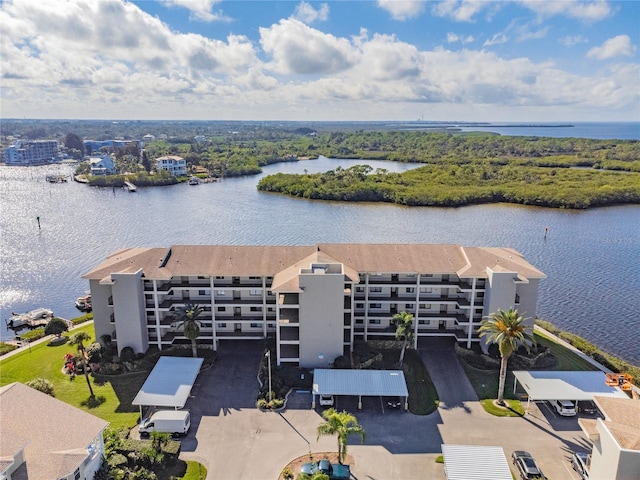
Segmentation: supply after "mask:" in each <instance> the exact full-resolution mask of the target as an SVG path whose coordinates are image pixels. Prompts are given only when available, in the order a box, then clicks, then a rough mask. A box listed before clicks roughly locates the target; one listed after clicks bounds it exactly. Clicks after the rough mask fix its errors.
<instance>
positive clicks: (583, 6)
mask: <svg viewBox="0 0 640 480" xmlns="http://www.w3.org/2000/svg"><path fill="white" fill-rule="evenodd" d="M520 4H522V5H524V6H525V7H527V8H528V9H530V10H532V11H534V12H535V13H537V14H538V15H540V16H541V17H552V16H556V15H562V16H567V17H572V18H577V19H578V20H583V21H587V22H595V21H599V20H604V19H605V18H607V17H608V16H610V15H611V14H612V13H613V10H612V8H611V6H610V5H609V2H608V1H606V0H595V1H584V0H560V1H540V0H520Z"/></svg>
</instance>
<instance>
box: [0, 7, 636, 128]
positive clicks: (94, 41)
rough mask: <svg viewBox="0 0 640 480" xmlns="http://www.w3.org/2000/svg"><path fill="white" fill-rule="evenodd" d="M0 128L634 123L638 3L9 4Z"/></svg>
mask: <svg viewBox="0 0 640 480" xmlns="http://www.w3.org/2000/svg"><path fill="white" fill-rule="evenodd" d="M0 24H2V26H3V27H2V29H0V54H1V57H0V62H1V63H0V67H1V69H0V73H1V87H2V88H1V89H0V113H1V115H2V116H3V117H27V118H107V119H202V120H208V119H211V120H217V119H220V120H225V119H228V120H415V119H418V118H424V119H425V120H440V121H446V120H467V121H513V122H520V121H550V122H555V121H639V120H640V87H639V85H640V62H639V59H640V52H639V50H638V45H639V44H640V28H639V25H640V2H638V1H635V0H633V1H608V0H585V1H578V0H575V1H574V0H556V1H544V0H509V1H506V0H505V1H491V0H442V1H396V0H379V1H373V2H370V1H341V0H339V1H329V2H303V1H297V2H296V1H278V2H274V1H267V0H264V1H244V0H234V1H218V0H146V1H140V0H135V1H123V0H50V1H47V2H43V1H40V0H3V1H2V2H1V3H0Z"/></svg>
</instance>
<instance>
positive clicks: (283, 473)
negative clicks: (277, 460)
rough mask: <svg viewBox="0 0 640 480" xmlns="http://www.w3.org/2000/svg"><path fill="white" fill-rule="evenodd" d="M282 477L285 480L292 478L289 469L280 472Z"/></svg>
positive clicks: (291, 472)
mask: <svg viewBox="0 0 640 480" xmlns="http://www.w3.org/2000/svg"><path fill="white" fill-rule="evenodd" d="M282 476H283V477H284V478H285V479H286V480H290V479H292V478H293V471H292V470H291V469H290V468H289V467H285V469H284V470H282Z"/></svg>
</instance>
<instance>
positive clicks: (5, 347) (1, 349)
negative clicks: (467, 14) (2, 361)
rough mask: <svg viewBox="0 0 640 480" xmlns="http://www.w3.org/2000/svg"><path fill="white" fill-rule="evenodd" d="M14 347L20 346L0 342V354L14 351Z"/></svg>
mask: <svg viewBox="0 0 640 480" xmlns="http://www.w3.org/2000/svg"><path fill="white" fill-rule="evenodd" d="M16 348H20V347H18V346H17V345H13V344H11V343H5V342H0V356H2V355H4V354H6V353H9V352H12V351H14V350H15V349H16Z"/></svg>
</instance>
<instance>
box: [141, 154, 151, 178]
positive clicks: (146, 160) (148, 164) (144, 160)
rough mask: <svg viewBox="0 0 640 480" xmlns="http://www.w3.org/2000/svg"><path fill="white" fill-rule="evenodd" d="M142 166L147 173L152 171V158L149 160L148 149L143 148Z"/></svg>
mask: <svg viewBox="0 0 640 480" xmlns="http://www.w3.org/2000/svg"><path fill="white" fill-rule="evenodd" d="M142 166H143V167H144V169H145V170H146V172H147V173H151V160H149V155H147V151H146V150H142Z"/></svg>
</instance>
